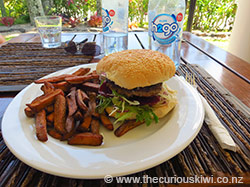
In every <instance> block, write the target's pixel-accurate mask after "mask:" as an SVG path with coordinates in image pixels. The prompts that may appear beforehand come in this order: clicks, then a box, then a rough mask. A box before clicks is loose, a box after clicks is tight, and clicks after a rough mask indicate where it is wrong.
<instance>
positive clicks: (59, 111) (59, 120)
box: [54, 95, 66, 134]
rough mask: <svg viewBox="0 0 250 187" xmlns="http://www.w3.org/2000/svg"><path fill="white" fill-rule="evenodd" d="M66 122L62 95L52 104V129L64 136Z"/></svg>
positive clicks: (64, 101) (64, 103)
mask: <svg viewBox="0 0 250 187" xmlns="http://www.w3.org/2000/svg"><path fill="white" fill-rule="evenodd" d="M65 122H66V99H65V97H64V96H62V95H58V96H56V98H55V104H54V127H55V129H56V130H57V131H58V132H59V133H60V134H65V133H66V130H65Z"/></svg>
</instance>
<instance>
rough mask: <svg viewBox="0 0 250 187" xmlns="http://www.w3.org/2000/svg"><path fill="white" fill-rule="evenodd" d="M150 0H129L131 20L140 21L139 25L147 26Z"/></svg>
mask: <svg viewBox="0 0 250 187" xmlns="http://www.w3.org/2000/svg"><path fill="white" fill-rule="evenodd" d="M148 1H149V0H129V20H130V22H133V21H136V22H138V23H139V24H138V26H139V27H143V26H145V25H146V24H147V23H145V19H146V17H147V12H148Z"/></svg>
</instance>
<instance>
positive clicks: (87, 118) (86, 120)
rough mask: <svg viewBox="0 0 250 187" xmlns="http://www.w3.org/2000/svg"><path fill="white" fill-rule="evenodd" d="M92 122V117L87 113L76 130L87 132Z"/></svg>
mask: <svg viewBox="0 0 250 187" xmlns="http://www.w3.org/2000/svg"><path fill="white" fill-rule="evenodd" d="M91 121H92V116H91V115H90V114H89V113H86V114H85V115H84V119H83V122H82V123H81V124H80V125H79V127H78V129H79V130H81V131H87V130H88V129H89V126H90V124H91Z"/></svg>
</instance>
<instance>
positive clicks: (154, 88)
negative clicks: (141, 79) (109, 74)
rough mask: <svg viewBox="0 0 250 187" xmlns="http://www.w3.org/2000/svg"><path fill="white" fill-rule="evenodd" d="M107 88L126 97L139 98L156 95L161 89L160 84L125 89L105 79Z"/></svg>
mask: <svg viewBox="0 0 250 187" xmlns="http://www.w3.org/2000/svg"><path fill="white" fill-rule="evenodd" d="M107 86H108V87H109V88H110V89H111V90H114V91H116V92H117V93H119V94H121V95H125V96H127V97H132V96H139V97H150V96H154V95H156V94H158V93H159V92H160V91H161V89H162V83H159V84H154V85H151V86H146V87H137V88H134V89H131V90H129V89H126V88H122V87H120V86H118V85H116V84H115V83H114V82H113V81H110V80H108V79H107Z"/></svg>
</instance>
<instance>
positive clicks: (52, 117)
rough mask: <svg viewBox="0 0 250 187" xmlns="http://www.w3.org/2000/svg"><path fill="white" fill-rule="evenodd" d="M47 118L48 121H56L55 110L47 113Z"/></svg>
mask: <svg viewBox="0 0 250 187" xmlns="http://www.w3.org/2000/svg"><path fill="white" fill-rule="evenodd" d="M46 119H47V121H48V122H50V123H54V112H52V113H50V114H49V115H47V117H46Z"/></svg>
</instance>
